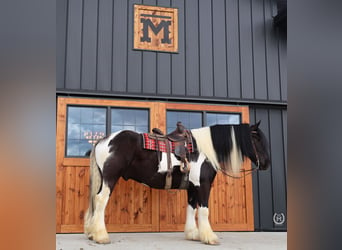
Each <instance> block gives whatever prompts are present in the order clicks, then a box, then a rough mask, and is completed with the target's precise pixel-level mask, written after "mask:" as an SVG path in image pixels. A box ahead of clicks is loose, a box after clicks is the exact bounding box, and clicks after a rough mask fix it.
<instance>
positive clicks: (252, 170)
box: [220, 131, 260, 179]
mask: <svg viewBox="0 0 342 250" xmlns="http://www.w3.org/2000/svg"><path fill="white" fill-rule="evenodd" d="M252 133H253V134H256V132H255V131H252ZM251 141H252V146H253V151H254V155H255V158H256V167H252V168H251V169H241V170H240V173H244V175H243V176H233V175H230V174H228V173H226V172H225V171H222V170H220V171H221V172H222V173H223V174H224V175H226V176H229V177H231V178H234V179H241V178H243V177H246V176H247V175H250V174H252V173H253V172H254V171H256V170H259V168H260V160H259V155H258V152H257V150H256V147H255V143H254V141H253V139H252V140H251ZM246 173H247V174H246Z"/></svg>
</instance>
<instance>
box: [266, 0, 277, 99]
mask: <svg viewBox="0 0 342 250" xmlns="http://www.w3.org/2000/svg"><path fill="white" fill-rule="evenodd" d="M273 2H274V1H272V0H265V28H266V33H265V38H266V56H267V80H268V81H267V83H268V94H269V95H268V98H269V100H280V85H279V61H278V37H277V36H276V31H275V29H274V27H273V19H272V18H269V17H270V15H272V9H273V8H272V3H273ZM274 3H275V2H274Z"/></svg>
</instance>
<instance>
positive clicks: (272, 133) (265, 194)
mask: <svg viewBox="0 0 342 250" xmlns="http://www.w3.org/2000/svg"><path fill="white" fill-rule="evenodd" d="M250 120H251V123H254V122H256V121H258V120H261V124H260V128H261V129H262V130H263V131H264V132H265V135H266V137H267V139H268V141H269V145H270V152H271V160H272V162H271V168H270V169H268V170H266V171H259V172H257V173H253V198H254V222H255V229H256V230H286V227H287V223H286V220H285V223H284V224H282V225H276V224H275V223H274V222H273V216H274V214H275V213H277V214H281V213H284V215H285V218H286V215H287V208H286V207H287V200H286V194H287V192H286V188H287V184H286V168H287V167H286V166H287V165H286V164H287V160H286V155H287V150H286V145H287V140H286V136H287V132H286V121H287V112H286V110H282V109H276V108H252V109H250Z"/></svg>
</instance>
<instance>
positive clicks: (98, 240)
mask: <svg viewBox="0 0 342 250" xmlns="http://www.w3.org/2000/svg"><path fill="white" fill-rule="evenodd" d="M95 242H96V243H98V244H109V243H110V239H109V238H104V239H97V240H95Z"/></svg>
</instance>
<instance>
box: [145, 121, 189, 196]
mask: <svg viewBox="0 0 342 250" xmlns="http://www.w3.org/2000/svg"><path fill="white" fill-rule="evenodd" d="M152 132H153V134H149V135H148V136H149V138H151V139H154V140H157V141H158V140H159V141H171V142H172V145H173V146H172V147H174V149H173V148H170V147H169V143H166V145H167V157H168V171H167V175H166V184H165V189H170V188H171V181H172V166H171V157H170V153H171V152H172V151H174V154H175V156H176V158H177V159H179V160H180V161H181V166H180V170H181V172H183V173H187V174H188V173H189V171H190V164H189V161H188V159H187V155H188V154H189V150H188V148H187V145H189V144H191V140H192V139H191V134H190V132H189V131H188V130H186V129H185V127H184V126H183V124H182V123H181V122H177V127H176V129H175V130H174V131H172V132H171V133H169V134H167V135H164V133H163V132H162V131H161V130H160V129H159V128H153V129H152ZM157 145H158V143H157Z"/></svg>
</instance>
